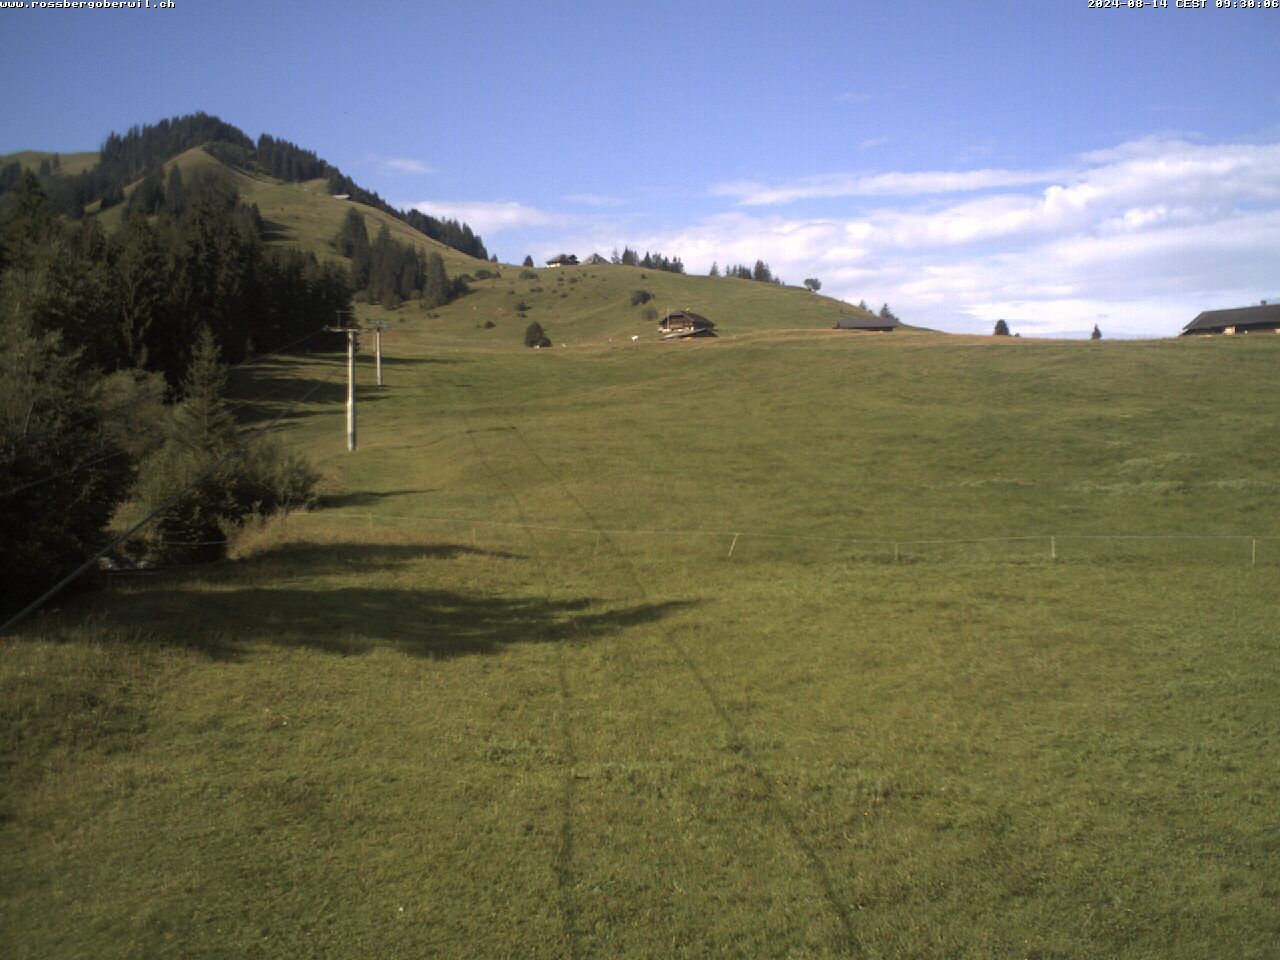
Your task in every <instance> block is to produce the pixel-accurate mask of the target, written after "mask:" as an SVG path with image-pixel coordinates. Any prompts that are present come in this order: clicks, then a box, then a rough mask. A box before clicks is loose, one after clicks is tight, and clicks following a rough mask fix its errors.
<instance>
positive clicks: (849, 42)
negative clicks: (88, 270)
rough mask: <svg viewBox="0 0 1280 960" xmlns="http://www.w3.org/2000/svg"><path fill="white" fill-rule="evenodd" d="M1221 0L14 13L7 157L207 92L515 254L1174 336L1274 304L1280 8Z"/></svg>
mask: <svg viewBox="0 0 1280 960" xmlns="http://www.w3.org/2000/svg"><path fill="white" fill-rule="evenodd" d="M153 2H154V0H153ZM1214 2H1215V0H1210V4H1209V7H1208V8H1206V9H1201V10H1195V9H1190V10H1184V9H1177V8H1176V7H1175V0H1169V3H1168V5H1167V6H1166V7H1165V8H1152V7H1151V4H1150V0H1148V4H1147V9H1141V10H1135V9H1127V8H1126V9H1102V10H1098V9H1090V8H1089V7H1088V5H1087V0H1070V2H1061V0H1049V2H1045V0H1041V2H1036V3H1027V2H1022V3H1004V2H984V3H981V4H979V3H950V4H943V3H937V2H933V3H911V2H897V3H892V4H888V3H848V2H846V3H812V4H802V3H774V4H765V3H755V4H719V3H715V4H713V3H698V2H685V3H661V2H658V3H647V4H643V5H630V6H627V7H621V6H620V5H610V4H599V3H593V4H587V3H556V4H542V5H535V4H525V3H522V4H515V3H486V2H476V3H470V4H457V3H454V4H448V5H434V4H421V3H414V4H408V3H404V4H402V3H379V4H350V3H347V4H337V3H327V2H309V3H296V2H276V3H262V2H258V3H253V4H249V3H235V2H223V3H211V2H207V0H203V2H202V0H176V7H175V8H174V9H172V10H159V9H151V10H61V9H26V10H0V82H2V83H3V84H4V89H5V90H6V91H7V92H8V95H7V96H6V97H5V98H3V102H2V103H0V151H4V152H8V151H10V150H16V149H22V148H38V149H57V150H62V151H67V152H70V151H73V150H77V149H92V148H94V147H96V145H97V144H98V143H99V142H100V141H101V139H102V138H103V136H104V135H105V134H106V133H107V132H108V131H110V130H113V129H115V130H121V129H124V128H126V127H128V126H129V125H131V124H134V123H140V122H150V121H155V120H157V119H160V118H162V117H165V116H170V115H174V114H178V113H187V112H191V111H194V110H205V111H208V112H210V113H216V114H218V115H219V116H221V117H223V118H224V119H226V120H228V121H230V122H232V123H235V124H236V125H238V126H240V127H241V128H243V129H244V130H245V131H246V132H248V133H249V134H250V135H251V136H256V135H257V134H258V133H260V132H262V131H266V132H269V133H272V134H274V135H276V136H281V137H285V138H287V139H291V140H294V141H295V142H297V143H300V144H302V145H304V146H306V147H309V148H312V149H314V150H316V151H317V152H318V153H319V154H320V155H321V156H322V157H324V158H325V159H327V160H329V161H330V162H332V163H335V164H337V165H338V166H340V167H341V168H342V169H343V170H344V171H346V172H348V173H349V174H351V175H352V176H353V177H355V178H356V180H357V181H359V182H360V183H362V184H364V185H366V186H369V187H371V188H373V189H375V190H377V191H378V192H380V193H381V194H382V195H383V196H384V197H386V198H387V199H388V200H390V201H392V202H393V203H397V204H399V205H405V206H407V205H411V204H412V205H417V206H420V207H421V208H422V209H425V210H427V211H429V212H434V213H437V214H445V215H453V216H462V217H463V218H464V219H466V220H467V221H468V222H470V223H471V224H472V225H473V226H474V227H475V228H476V229H478V230H479V232H480V233H481V234H482V235H483V236H484V238H485V241H486V243H487V244H488V246H489V248H490V250H491V251H494V252H496V253H498V255H499V256H500V257H501V258H502V259H503V260H504V261H512V260H514V261H517V262H518V261H519V260H520V259H522V258H523V257H524V255H525V254H526V253H529V254H532V255H534V257H535V258H543V257H546V256H549V255H551V254H553V253H556V252H559V251H560V250H567V251H572V252H576V253H578V254H580V255H583V254H586V253H589V252H591V251H592V250H599V251H601V252H603V253H606V254H607V253H608V252H609V251H610V250H611V249H613V248H614V247H616V246H621V245H622V244H624V243H629V244H630V245H632V246H635V247H639V248H641V249H644V248H646V247H647V248H649V249H660V250H661V251H662V252H664V253H666V254H668V255H680V256H681V257H682V258H683V259H684V260H685V262H686V264H687V265H688V266H689V268H690V269H691V271H698V272H701V271H705V270H706V269H707V268H708V267H709V266H710V263H711V262H712V260H716V261H719V262H720V264H721V265H722V266H723V265H724V264H725V263H726V262H737V261H745V262H753V261H754V260H755V259H756V258H757V257H760V258H763V259H764V260H766V261H768V262H769V263H770V265H771V266H772V267H773V269H774V271H775V272H776V273H778V274H780V275H781V276H783V277H784V278H785V279H786V280H788V281H789V282H793V283H798V282H799V281H800V280H802V279H804V278H805V277H810V276H816V277H818V278H820V279H821V280H822V281H823V284H824V287H823V292H824V293H830V294H833V295H836V296H841V297H844V298H846V299H850V300H852V301H854V302H856V301H857V300H859V299H863V298H865V299H866V300H867V301H868V302H869V303H871V304H872V306H878V305H879V304H880V303H882V302H885V301H887V302H889V303H890V304H891V305H892V306H893V307H894V309H895V312H897V313H898V314H899V315H900V316H902V317H904V319H907V320H910V321H914V322H918V323H922V324H925V325H930V326H937V327H941V328H943V329H951V330H971V331H981V332H986V331H989V330H990V327H991V324H992V323H993V322H994V320H995V319H996V318H997V317H1004V318H1006V319H1008V320H1009V321H1010V322H1011V325H1012V326H1013V328H1014V330H1015V331H1017V330H1020V331H1021V332H1023V333H1024V334H1026V335H1038V334H1039V335H1048V334H1054V335H1077V336H1078V335H1084V334H1087V333H1088V331H1089V329H1091V327H1092V325H1093V324H1094V323H1095V322H1096V323H1099V324H1100V325H1101V326H1102V327H1103V330H1104V332H1107V333H1110V334H1112V335H1158V334H1168V333H1172V332H1175V331H1176V330H1177V328H1178V327H1180V326H1181V325H1182V324H1183V323H1185V322H1186V321H1187V320H1189V319H1191V318H1192V317H1193V316H1194V315H1195V314H1196V313H1197V312H1198V311H1199V310H1201V309H1206V308H1210V307H1215V306H1230V305H1237V304H1242V303H1246V302H1250V301H1254V300H1257V299H1260V298H1263V297H1266V298H1268V299H1270V298H1280V83H1278V82H1277V81H1280V66H1278V64H1280V9H1233V10H1218V9H1215V8H1214V7H1213V3H1214Z"/></svg>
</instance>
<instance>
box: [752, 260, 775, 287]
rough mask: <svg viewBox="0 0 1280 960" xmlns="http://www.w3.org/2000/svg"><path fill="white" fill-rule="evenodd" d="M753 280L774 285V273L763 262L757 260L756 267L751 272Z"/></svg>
mask: <svg viewBox="0 0 1280 960" xmlns="http://www.w3.org/2000/svg"><path fill="white" fill-rule="evenodd" d="M751 279H752V280H758V281H760V282H762V283H773V271H771V270H770V269H769V265H768V264H767V263H765V262H764V261H763V260H757V261H756V265H755V267H754V268H752V270H751Z"/></svg>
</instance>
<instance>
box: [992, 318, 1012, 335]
mask: <svg viewBox="0 0 1280 960" xmlns="http://www.w3.org/2000/svg"><path fill="white" fill-rule="evenodd" d="M992 333H993V335H994V336H997V337H1007V336H1008V335H1009V324H1007V323H1005V322H1004V321H1003V320H997V321H996V328H995V330H994V331H992Z"/></svg>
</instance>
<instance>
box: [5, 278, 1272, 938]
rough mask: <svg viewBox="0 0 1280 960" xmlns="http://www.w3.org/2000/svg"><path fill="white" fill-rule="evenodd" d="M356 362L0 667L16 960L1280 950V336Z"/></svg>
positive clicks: (303, 364)
mask: <svg viewBox="0 0 1280 960" xmlns="http://www.w3.org/2000/svg"><path fill="white" fill-rule="evenodd" d="M464 302H465V301H464ZM895 338H896V339H895ZM1277 339H1280V338H1277ZM385 346H386V351H387V354H388V362H387V365H386V380H387V384H388V385H387V387H385V388H384V389H383V390H382V391H380V392H378V391H376V390H375V389H374V388H372V387H367V388H365V389H364V392H363V396H364V399H365V402H364V403H363V405H362V407H361V421H360V427H361V450H360V451H359V452H358V453H357V454H355V455H348V454H347V453H346V452H345V450H343V449H342V447H343V436H342V418H341V405H340V400H341V391H340V389H338V387H337V386H336V384H337V381H334V385H333V386H332V388H331V389H328V388H326V389H321V390H319V391H317V392H315V393H314V394H312V396H311V400H310V401H309V402H308V403H307V404H306V405H292V404H291V403H290V401H289V398H290V397H291V396H302V395H304V394H305V393H306V392H307V391H308V390H309V389H311V387H312V386H313V385H314V383H315V380H316V379H317V378H324V377H329V376H331V375H332V373H333V370H334V368H335V367H336V366H337V364H338V361H337V358H334V357H317V358H307V359H299V360H296V361H293V360H291V361H287V362H279V363H276V364H271V365H263V366H261V367H260V368H258V370H257V371H256V372H255V373H254V374H253V376H251V377H241V378H240V379H239V380H238V381H237V384H236V388H237V396H238V397H240V398H244V399H252V398H254V397H264V395H265V398H264V399H262V400H261V401H260V402H257V403H255V404H252V405H251V406H250V407H249V408H248V412H249V413H250V415H251V416H255V417H265V416H269V415H274V414H275V413H276V412H280V411H283V412H285V413H287V414H289V417H288V419H287V420H286V426H285V428H284V430H283V431H282V433H283V435H284V436H285V437H287V438H288V439H289V440H290V442H293V443H296V444H298V445H299V446H300V447H305V448H307V449H308V450H309V451H310V452H311V454H312V455H313V456H314V457H315V458H316V459H317V460H319V461H320V462H322V464H323V465H324V467H325V469H326V470H327V471H328V472H329V474H330V481H329V487H328V489H329V496H328V498H327V500H326V503H325V505H324V507H323V508H322V509H320V510H317V511H315V512H313V513H311V514H308V515H304V516H298V515H295V516H293V517H291V518H289V520H288V521H287V523H278V524H273V525H270V526H268V527H266V528H263V529H260V530H257V531H253V532H251V533H250V534H249V535H246V536H245V537H244V538H243V539H242V541H241V543H240V544H239V545H238V559H237V560H235V561H233V562H229V563H226V564H223V565H219V566H216V567H212V568H206V569H202V570H195V571H177V572H171V573H165V574H158V575H155V576H150V577H137V578H131V579H121V580H119V581H116V582H114V583H112V584H110V585H108V586H107V587H106V588H105V589H104V590H102V591H99V592H97V593H92V594H86V595H82V596H80V597H77V598H72V599H69V600H67V601H64V602H63V603H62V604H61V606H60V609H59V610H58V611H57V612H53V613H50V614H49V615H47V616H43V617H42V618H40V619H38V620H36V621H34V622H32V623H31V624H29V625H28V626H27V627H26V628H25V629H24V631H23V632H22V634H21V635H20V636H18V637H15V638H10V639H8V640H6V641H5V643H4V645H3V646H0V682H3V684H4V689H3V701H2V703H3V710H4V714H3V729H4V733H5V761H6V770H5V778H4V784H5V786H4V788H3V789H4V795H3V816H4V820H3V822H2V825H0V846H2V847H3V849H4V850H5V851H6V853H5V858H4V866H3V868H0V877H2V878H3V886H2V887H0V897H2V899H0V934H2V935H3V939H4V941H5V942H6V943H7V944H9V947H8V948H7V952H8V953H9V954H11V955H14V956H18V957H26V956H30V957H45V956H94V957H104V958H105V957H138V956H174V957H223V956H226V957H230V956H235V957H244V956H261V957H277V956H293V955H308V956H326V957H347V956H351V955H352V954H354V953H356V952H364V953H370V954H373V955H377V956H404V957H424V956H432V957H434V956H440V957H501V956H509V957H541V956H547V957H653V956H662V957H666V956H672V957H679V956H685V957H700V956H767V957H783V956H788V957H837V956H851V957H939V956H945V957H975V958H976V957H1096V956H1107V957H1203V956H1208V955H1221V954H1224V953H1225V954H1230V955H1231V956H1238V957H1266V956H1269V955H1272V954H1273V952H1274V945H1275V943H1276V939H1277V935H1278V934H1280V909H1278V908H1277V894H1278V893H1280V890H1278V888H1277V879H1276V878H1277V877H1280V831H1278V830H1277V821H1276V816H1275V810H1276V808H1277V801H1278V800H1280V760H1278V759H1277V758H1278V757H1280V754H1278V752H1277V747H1278V746H1280V708H1277V707H1276V703H1277V702H1280V701H1278V700H1277V694H1278V693H1280V667H1278V663H1280V661H1278V660H1277V653H1280V649H1278V648H1280V636H1278V634H1280V627H1278V624H1280V616H1278V613H1280V609H1278V608H1280V603H1278V601H1280V593H1278V591H1277V587H1276V575H1277V571H1280V540H1275V539H1265V538H1267V537H1272V538H1275V537H1280V523H1278V521H1277V516H1276V512H1275V508H1274V504H1275V503H1276V498H1277V492H1278V490H1277V486H1278V481H1277V478H1276V474H1275V466H1276V463H1277V456H1278V451H1277V446H1276V443H1277V441H1276V434H1275V430H1274V425H1275V422H1276V418H1277V414H1280V384H1277V382H1276V378H1275V377H1274V376H1273V375H1272V373H1273V371H1274V370H1275V367H1276V363H1277V360H1280V343H1276V344H1273V343H1271V342H1269V341H1266V342H1264V341H1262V340H1261V339H1259V340H1257V341H1253V342H1234V343H1232V342H1225V341H1219V342H1196V343H1186V342H1173V343H1150V344H1121V343H1116V344H1110V343H1103V344H1036V343H1025V342H1020V343H992V342H989V341H980V340H966V339H960V338H945V337H938V336H929V335H922V334H913V335H906V336H902V337H899V336H898V335H896V334H895V335H894V337H892V338H890V337H886V338H838V337H835V336H831V335H826V334H823V333H812V334H803V335H785V334H765V333H761V334H752V335H749V336H744V337H740V338H733V337H728V338H725V339H722V340H720V341H718V342H711V343H689V344H680V345H665V346H664V345H658V344H650V343H641V344H636V345H634V346H633V345H630V344H627V345H625V346H623V345H615V346H614V347H613V348H611V349H610V348H605V347H601V348H598V349H581V350H576V351H575V350H558V349H557V350H552V351H545V352H534V351H524V350H519V349H505V350H504V349H500V348H491V347H486V346H475V345H470V344H468V343H467V342H466V341H465V340H464V339H463V338H462V337H461V335H458V336H455V337H454V338H453V339H451V340H448V341H447V342H445V343H444V344H443V345H442V344H441V343H439V342H437V341H436V340H435V339H434V338H433V337H432V331H431V329H430V328H429V327H427V326H426V325H425V324H422V325H419V326H418V327H417V329H416V332H415V331H411V330H406V331H399V332H397V333H396V334H395V335H393V336H389V337H388V338H387V339H386V343H385ZM363 373H364V375H365V376H366V378H367V377H368V373H369V371H368V369H367V367H366V368H365V369H364V370H363ZM366 382H367V380H366ZM638 531H647V532H638ZM733 533H740V534H742V535H741V537H740V538H739V540H738V542H737V543H736V545H734V547H733V555H732V557H730V556H728V551H729V547H730V544H731V543H732V534H733ZM1130 533H1132V534H1138V533H1161V534H1169V535H1173V534H1183V535H1187V534H1206V533H1214V534H1233V535H1238V536H1242V537H1254V536H1257V537H1261V538H1264V539H1262V540H1260V545H1259V556H1258V563H1257V564H1256V565H1252V564H1251V563H1250V560H1251V554H1250V543H1249V541H1248V540H1239V541H1195V540H1165V541H1150V542H1137V541H1114V542H1113V541H1097V540H1074V541H1073V540H1071V539H1070V538H1069V535H1071V534H1077V535H1080V534H1090V535H1100V534H1130ZM1032 534H1034V535H1036V536H1037V537H1039V538H1040V539H1037V540H1035V541H1026V542H1024V541H1011V542H1004V543H974V544H959V545H946V544H915V545H909V546H907V547H905V548H903V550H902V552H901V553H900V556H901V559H900V560H899V562H894V561H893V558H892V550H891V547H890V548H889V549H886V548H885V546H884V545H883V544H880V543H867V542H863V541H884V540H887V541H893V540H912V539H915V540H922V539H964V538H978V537H987V536H990V537H998V536H1024V535H1032ZM766 535H770V536H766ZM1050 535H1057V536H1059V537H1062V538H1064V539H1063V540H1062V541H1061V542H1060V544H1059V556H1060V559H1059V561H1058V562H1056V563H1054V562H1050V561H1049V560H1048V558H1047V550H1048V540H1047V538H1048V536H1050ZM804 538H808V539H804ZM842 540H843V542H840V541H842Z"/></svg>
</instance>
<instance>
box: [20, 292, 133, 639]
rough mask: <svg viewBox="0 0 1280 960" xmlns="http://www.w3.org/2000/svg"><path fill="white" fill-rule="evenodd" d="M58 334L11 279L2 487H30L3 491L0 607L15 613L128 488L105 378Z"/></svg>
mask: <svg viewBox="0 0 1280 960" xmlns="http://www.w3.org/2000/svg"><path fill="white" fill-rule="evenodd" d="M62 344H63V341H62V340H61V338H60V337H59V336H58V334H56V333H53V332H45V333H40V332H39V331H37V330H36V328H35V325H34V324H33V323H32V321H31V318H30V316H29V315H28V314H27V313H26V311H25V310H24V309H23V308H22V304H21V303H20V302H18V301H15V300H14V299H13V298H12V297H11V291H10V289H9V287H8V285H7V284H5V285H4V286H3V290H2V292H0V493H7V492H8V491H12V490H19V489H21V488H24V487H27V489H25V490H23V491H22V492H21V494H19V495H12V496H0V541H2V542H3V543H4V545H5V547H4V549H5V569H4V575H3V576H0V617H3V616H5V615H10V614H14V613H16V612H17V611H18V610H19V609H20V608H21V606H22V604H24V603H27V602H29V601H30V600H32V599H34V598H35V597H37V596H38V595H39V594H40V593H41V592H42V591H43V590H45V589H47V588H48V587H50V586H52V585H53V584H54V583H55V582H57V580H58V579H59V578H60V577H62V576H64V575H66V574H67V573H70V572H71V571H72V570H74V569H75V568H76V567H77V566H78V565H79V564H80V563H82V562H83V561H84V560H85V559H86V558H87V557H89V556H90V555H91V554H92V553H93V551H95V550H97V549H98V548H99V547H100V546H101V544H102V541H103V536H104V534H103V531H104V530H105V529H106V526H107V524H108V523H109V521H110V520H111V516H112V514H113V513H114V511H115V507H116V505H117V503H118V502H119V501H120V500H121V499H122V498H123V497H124V494H125V492H126V490H127V489H128V483H129V479H130V466H131V464H130V461H129V460H128V458H127V457H125V456H123V454H124V452H125V451H124V450H123V449H122V448H121V447H120V446H119V445H118V444H117V443H116V442H115V441H114V440H112V439H111V438H110V437H109V436H107V435H105V433H104V424H103V417H102V412H101V409H100V406H99V403H98V392H99V391H98V385H99V378H98V377H97V376H96V375H95V374H94V373H93V372H92V371H91V370H88V369H86V368H85V365H84V364H83V363H82V362H80V361H79V360H78V358H77V357H76V356H75V354H74V353H73V352H72V351H69V350H67V349H66V348H65V347H64V346H63V345H62ZM54 476H56V477H57V479H56V480H53V481H49V482H46V481H47V480H48V478H49V477H54ZM28 485H31V486H30V487H28Z"/></svg>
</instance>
